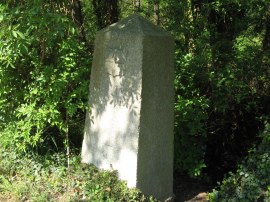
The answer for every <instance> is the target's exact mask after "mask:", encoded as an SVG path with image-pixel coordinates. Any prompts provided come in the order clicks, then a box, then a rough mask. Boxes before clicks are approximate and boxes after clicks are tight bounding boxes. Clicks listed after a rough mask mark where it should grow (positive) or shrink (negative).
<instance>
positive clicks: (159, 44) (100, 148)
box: [82, 14, 174, 200]
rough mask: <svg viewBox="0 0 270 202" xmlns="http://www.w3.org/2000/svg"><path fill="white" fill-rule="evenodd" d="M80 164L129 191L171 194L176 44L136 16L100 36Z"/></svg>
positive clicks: (97, 40)
mask: <svg viewBox="0 0 270 202" xmlns="http://www.w3.org/2000/svg"><path fill="white" fill-rule="evenodd" d="M89 107H90V111H89V112H87V114H86V123H85V132H84V141H83V146H82V161H83V162H85V163H93V164H94V165H96V166H97V167H98V168H100V169H115V170H118V174H119V178H120V179H122V180H126V181H127V184H128V186H129V187H137V188H139V189H140V190H141V191H142V192H143V193H145V194H147V195H153V196H155V197H156V198H158V199H160V200H166V199H167V198H169V197H171V196H172V195H173V126H174V115H173V108H174V40H173V38H172V37H171V36H170V35H169V34H168V33H167V32H165V31H163V30H162V29H161V28H159V27H157V26H155V25H153V24H152V23H150V22H149V21H147V20H145V19H144V18H143V17H141V16H139V15H137V14H133V15H131V16H130V17H128V18H126V19H124V20H122V21H119V22H118V23H115V24H113V25H111V26H109V27H107V28H105V29H103V30H101V31H99V32H98V34H97V36H96V41H95V50H94V59H93V66H92V72H91V81H90V93H89Z"/></svg>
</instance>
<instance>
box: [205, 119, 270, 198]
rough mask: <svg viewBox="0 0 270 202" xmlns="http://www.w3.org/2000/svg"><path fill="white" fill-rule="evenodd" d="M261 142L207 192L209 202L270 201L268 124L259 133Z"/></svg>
mask: <svg viewBox="0 0 270 202" xmlns="http://www.w3.org/2000/svg"><path fill="white" fill-rule="evenodd" d="M261 137H262V142H261V144H260V145H259V146H258V147H257V148H253V149H252V150H251V151H250V153H249V155H248V156H247V157H246V159H245V160H244V161H243V162H242V163H241V164H240V165H239V166H238V170H237V171H236V172H235V173H229V176H228V177H225V178H224V179H223V181H222V183H220V184H219V186H218V187H217V189H214V190H213V191H212V193H210V194H209V198H210V201H211V202H255V201H256V202H269V201H270V170H269V168H270V126H269V125H268V124H267V125H266V129H265V131H264V132H263V133H262V134H261Z"/></svg>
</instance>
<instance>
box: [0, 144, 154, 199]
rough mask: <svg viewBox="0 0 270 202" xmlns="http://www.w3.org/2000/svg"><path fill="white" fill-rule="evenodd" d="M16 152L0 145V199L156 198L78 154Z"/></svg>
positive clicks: (115, 173) (114, 172)
mask: <svg viewBox="0 0 270 202" xmlns="http://www.w3.org/2000/svg"><path fill="white" fill-rule="evenodd" d="M66 164H67V159H66V155H64V154H63V153H54V154H48V155H43V156H41V155H36V154H24V155H23V154H17V153H15V152H13V151H10V150H3V149H0V201H33V202H35V201H38V202H42V201H63V202H66V201H98V202H100V201H108V202H109V201H150V202H154V201H157V200H155V199H154V198H153V197H146V196H145V195H143V194H142V193H141V192H140V191H139V190H137V189H129V188H127V186H126V183H125V182H123V181H120V180H118V178H117V172H116V171H102V172H100V171H98V169H97V168H96V167H95V166H93V165H86V164H82V163H81V162H80V157H79V156H78V155H72V156H71V157H70V166H69V168H67V165H66Z"/></svg>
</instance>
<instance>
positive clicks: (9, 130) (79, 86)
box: [0, 1, 91, 151]
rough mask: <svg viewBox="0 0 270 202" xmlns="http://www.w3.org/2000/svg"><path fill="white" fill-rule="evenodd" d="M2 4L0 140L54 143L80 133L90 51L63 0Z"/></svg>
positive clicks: (19, 146)
mask: <svg viewBox="0 0 270 202" xmlns="http://www.w3.org/2000/svg"><path fill="white" fill-rule="evenodd" d="M7 5H8V3H7ZM7 5H4V4H1V5H0V10H1V14H0V16H1V17H0V23H1V31H0V38H1V43H0V66H1V69H0V86H1V89H0V111H1V116H0V129H1V131H0V137H1V140H2V141H1V144H2V145H4V146H9V147H10V146H13V147H14V149H16V150H19V151H26V150H27V149H32V148H35V147H39V148H41V144H40V143H43V146H45V147H46V146H48V145H46V142H50V146H52V145H53V143H55V144H58V145H56V146H58V147H59V146H61V145H63V144H64V142H66V143H67V142H68V141H69V140H68V137H66V136H67V135H68V136H71V137H76V136H77V134H78V133H81V134H82V125H83V123H84V111H85V108H86V101H87V95H88V84H89V74H90V66H91V57H89V56H88V54H89V52H88V49H87V47H86V44H85V43H83V42H81V41H80V29H79V27H78V26H77V25H76V23H75V22H74V21H73V20H72V18H71V16H69V15H67V13H66V12H70V11H69V10H68V9H69V8H70V6H69V4H68V3H63V4H60V3H59V4H58V3H55V4H54V3H50V4H49V3H47V2H46V1H25V2H24V3H23V4H22V5H18V4H14V5H13V4H12V2H10V5H9V6H7ZM26 22H27V23H26ZM74 123H75V124H74ZM70 129H72V130H70ZM74 134H76V136H74ZM44 142H45V143H44ZM80 143H81V141H80Z"/></svg>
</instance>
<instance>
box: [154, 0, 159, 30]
mask: <svg viewBox="0 0 270 202" xmlns="http://www.w3.org/2000/svg"><path fill="white" fill-rule="evenodd" d="M154 21H155V24H156V25H159V24H160V16H159V0H154Z"/></svg>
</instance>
